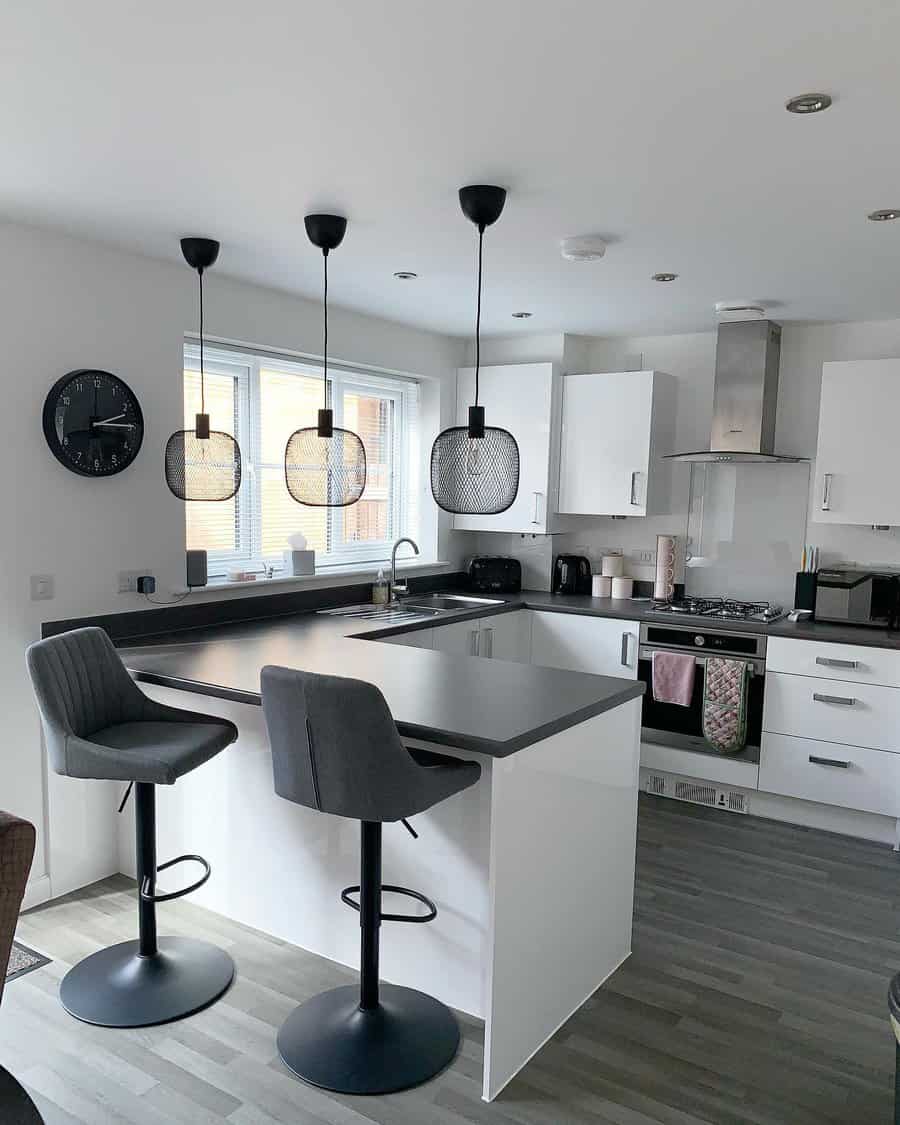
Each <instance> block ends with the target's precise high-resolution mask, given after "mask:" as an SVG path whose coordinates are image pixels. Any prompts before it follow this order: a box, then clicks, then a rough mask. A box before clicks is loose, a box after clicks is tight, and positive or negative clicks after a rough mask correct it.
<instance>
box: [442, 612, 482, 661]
mask: <svg viewBox="0 0 900 1125" xmlns="http://www.w3.org/2000/svg"><path fill="white" fill-rule="evenodd" d="M480 633H481V622H480V621H478V620H477V619H476V620H474V621H453V622H451V623H450V624H449V625H438V626H435V630H434V649H435V651H436V652H448V653H450V654H451V655H453V656H478V655H480V654H479V651H478V650H479V647H480Z"/></svg>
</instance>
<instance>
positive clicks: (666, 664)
mask: <svg viewBox="0 0 900 1125" xmlns="http://www.w3.org/2000/svg"><path fill="white" fill-rule="evenodd" d="M696 667H697V665H696V664H695V662H694V656H693V653H690V652H654V653H653V684H652V686H653V698H654V699H655V700H656V702H657V703H676V704H678V706H679V707H690V705H691V698H692V696H693V694H694V670H695V668H696Z"/></svg>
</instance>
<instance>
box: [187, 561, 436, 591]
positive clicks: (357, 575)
mask: <svg viewBox="0 0 900 1125" xmlns="http://www.w3.org/2000/svg"><path fill="white" fill-rule="evenodd" d="M390 565H391V564H390V562H381V563H365V564H364V565H363V566H328V567H322V568H321V569H320V570H317V571H316V573H315V574H297V575H294V574H276V575H275V577H274V578H264V577H263V576H262V574H260V576H259V577H258V578H256V579H251V580H250V581H243V582H229V581H228V579H226V578H212V579H210V581H209V582H208V583H207V584H206V585H205V586H192V587H190V589H188V587H187V586H182V587H181V588H180V589H178V590H173V591H172V593H174V594H187V593H197V594H210V593H214V592H215V591H216V590H223V591H228V590H250V589H257V590H260V589H263V590H268V589H269V588H270V587H272V586H283V587H288V588H293V589H299V590H314V589H321V588H322V587H328V586H351V585H353V584H355V583H357V582H368V581H374V580H375V578H377V576H378V571H379V570H384V573H385V575H388V576H389V573H390ZM451 570H452V566H451V564H450V563H449V562H419V561H418V559H398V560H397V573H398V574H403V575H404V576H405V577H408V578H415V577H416V576H417V575H420V574H440V573H441V572H442V571H445V572H448V573H449V572H450V571H451Z"/></svg>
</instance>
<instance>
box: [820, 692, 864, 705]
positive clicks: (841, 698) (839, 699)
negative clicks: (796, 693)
mask: <svg viewBox="0 0 900 1125" xmlns="http://www.w3.org/2000/svg"><path fill="white" fill-rule="evenodd" d="M813 699H814V700H815V701H816V703H839V704H840V705H841V707H853V706H854V704H855V703H856V700H855V699H854V698H853V697H852V696H850V695H820V694H819V692H817V691H814V692H813Z"/></svg>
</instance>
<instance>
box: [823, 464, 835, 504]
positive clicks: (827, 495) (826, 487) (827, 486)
mask: <svg viewBox="0 0 900 1125" xmlns="http://www.w3.org/2000/svg"><path fill="white" fill-rule="evenodd" d="M833 475H834V474H833V473H826V474H825V475H824V476H823V477H822V511H823V512H830V511H831V478H832V476H833Z"/></svg>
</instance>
